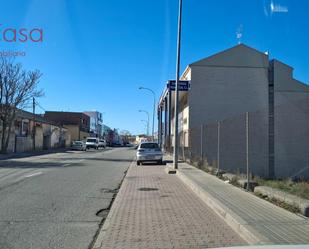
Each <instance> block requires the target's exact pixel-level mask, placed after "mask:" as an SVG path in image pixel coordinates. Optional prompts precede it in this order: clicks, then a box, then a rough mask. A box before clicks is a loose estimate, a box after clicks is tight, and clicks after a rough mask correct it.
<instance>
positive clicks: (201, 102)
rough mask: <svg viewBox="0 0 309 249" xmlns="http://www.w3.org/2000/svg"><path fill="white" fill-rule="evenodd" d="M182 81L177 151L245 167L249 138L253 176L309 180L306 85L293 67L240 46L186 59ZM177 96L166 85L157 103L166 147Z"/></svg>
mask: <svg viewBox="0 0 309 249" xmlns="http://www.w3.org/2000/svg"><path fill="white" fill-rule="evenodd" d="M181 79H182V80H189V81H190V85H191V87H190V90H189V91H187V92H180V94H179V105H180V107H179V131H178V134H179V135H180V151H179V152H180V156H183V157H185V158H190V160H193V161H194V160H200V161H202V163H206V164H208V165H212V166H214V167H219V168H220V169H223V170H226V171H231V172H242V173H244V172H245V171H246V157H247V153H246V140H247V138H248V139H249V146H248V148H249V153H248V156H249V166H250V172H251V173H252V174H254V175H259V176H262V177H266V178H286V177H296V178H298V177H299V178H302V177H304V178H309V166H308V165H309V126H308V124H309V86H308V85H306V84H304V83H302V82H299V81H297V80H295V79H294V78H293V68H291V67H290V66H288V65H286V64H284V63H282V62H280V61H278V60H275V59H272V60H270V59H269V56H268V55H267V54H266V53H262V52H260V51H257V50H255V49H253V48H251V47H248V46H246V45H243V44H240V45H237V46H235V47H232V48H230V49H228V50H225V51H223V52H220V53H218V54H215V55H213V56H210V57H208V58H205V59H202V60H199V61H197V62H194V63H192V64H190V65H188V66H187V68H186V70H185V71H184V73H183V74H182V76H181ZM174 94H175V93H174V92H173V91H169V89H167V88H166V89H165V90H164V92H163V94H162V96H161V98H160V101H159V105H158V110H159V111H158V117H159V127H158V128H159V134H160V136H159V138H158V139H159V141H160V143H161V144H162V145H163V146H164V147H165V148H166V149H167V150H171V148H172V147H173V143H172V141H173V136H174V133H175V132H174V130H173V125H174ZM246 113H247V114H246ZM247 117H248V119H247ZM247 120H248V123H247V122H246V121H247ZM247 124H248V125H247ZM247 128H248V132H247Z"/></svg>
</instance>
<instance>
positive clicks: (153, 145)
mask: <svg viewBox="0 0 309 249" xmlns="http://www.w3.org/2000/svg"><path fill="white" fill-rule="evenodd" d="M140 147H141V148H143V149H157V148H159V145H158V144H157V143H144V144H141V146H140Z"/></svg>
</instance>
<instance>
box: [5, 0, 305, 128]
mask: <svg viewBox="0 0 309 249" xmlns="http://www.w3.org/2000/svg"><path fill="white" fill-rule="evenodd" d="M0 2H1V17H0V24H2V26H0V30H3V29H4V28H6V27H15V28H17V29H20V28H22V27H25V28H27V29H29V30H31V29H32V28H35V27H40V28H42V29H43V30H44V37H43V38H44V40H43V42H42V43H36V44H35V43H31V42H26V43H18V42H17V43H7V42H3V41H0V46H1V50H18V51H25V52H26V56H25V57H18V58H16V59H15V60H16V62H22V63H23V64H24V66H25V67H26V68H27V69H35V68H37V69H40V70H41V72H42V73H43V77H42V79H41V82H40V87H41V88H43V89H44V90H45V97H42V98H40V99H39V100H38V101H39V102H40V104H41V106H42V107H43V108H44V109H46V110H57V111H61V110H62V111H84V110H98V111H101V112H104V122H105V123H106V124H107V125H109V126H111V127H113V128H119V129H120V130H122V129H126V130H129V131H131V132H132V133H142V132H144V131H145V124H144V123H143V122H141V121H140V120H141V119H146V116H145V114H143V113H139V112H138V110H139V109H144V110H147V111H149V112H150V113H151V112H152V103H153V102H152V98H151V95H150V94H149V93H148V92H146V91H141V90H138V87H139V86H141V85H142V86H144V87H149V88H151V89H153V90H154V91H155V92H156V94H157V98H158V97H159V96H160V94H161V92H162V90H163V88H164V85H165V82H166V80H168V79H172V78H174V77H175V57H176V32H177V8H178V1H177V0H156V1H150V0H147V1H145V0H130V1H128V0H113V1H107V0H76V1H73V0H44V1H42V0H11V1H7V0H5V1H4V0H0ZM183 7H184V9H183V33H182V38H183V39H182V55H181V67H182V70H183V69H184V68H185V66H186V65H187V64H189V63H192V62H194V61H196V60H198V59H201V58H203V57H207V56H209V55H211V54H213V53H216V52H219V51H221V50H224V49H227V48H229V47H231V46H234V45H236V44H237V39H236V31H237V28H238V27H239V26H240V25H242V26H243V37H242V42H243V43H245V44H247V45H249V46H252V47H254V48H256V49H258V50H260V51H270V55H271V57H275V58H277V59H279V60H282V61H283V62H285V63H287V64H289V65H291V66H292V67H294V69H295V71H294V76H295V78H297V79H299V80H301V81H304V82H306V83H309V70H308V68H309V60H308V58H309V49H308V44H309V31H308V28H307V27H308V24H309V18H308V17H307V16H306V15H307V13H308V10H309V1H307V0H289V1H288V0H273V1H270V0H250V1H248V0H235V1H233V0H183ZM39 110H40V109H39ZM40 111H43V110H40Z"/></svg>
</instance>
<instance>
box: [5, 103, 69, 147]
mask: <svg viewBox="0 0 309 249" xmlns="http://www.w3.org/2000/svg"><path fill="white" fill-rule="evenodd" d="M34 119H35V121H34ZM1 129H2V127H1ZM0 142H1V140H0ZM70 145H71V135H70V133H69V131H68V129H66V128H65V127H62V126H59V125H57V124H56V123H54V122H51V121H49V120H47V119H45V118H43V117H42V116H41V115H33V114H32V113H30V112H27V111H23V110H20V109H19V110H17V111H16V117H15V121H14V124H13V127H12V129H11V133H10V140H9V144H8V150H7V152H9V153H20V152H27V151H33V150H43V149H44V150H48V149H54V148H64V147H68V146H70Z"/></svg>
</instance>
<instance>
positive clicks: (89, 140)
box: [87, 139, 97, 143]
mask: <svg viewBox="0 0 309 249" xmlns="http://www.w3.org/2000/svg"><path fill="white" fill-rule="evenodd" d="M87 142H90V143H96V142H97V140H96V139H87Z"/></svg>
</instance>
